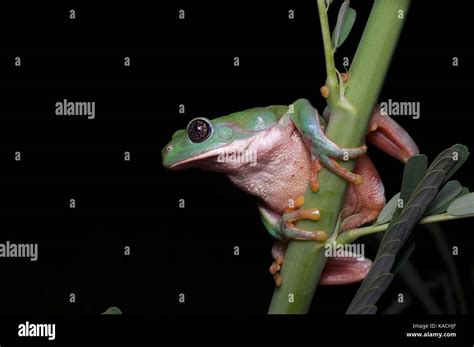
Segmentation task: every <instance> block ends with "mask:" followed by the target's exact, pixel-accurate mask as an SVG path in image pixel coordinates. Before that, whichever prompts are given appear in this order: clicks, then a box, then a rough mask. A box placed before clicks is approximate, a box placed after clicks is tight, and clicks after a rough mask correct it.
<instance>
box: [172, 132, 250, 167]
mask: <svg viewBox="0 0 474 347" xmlns="http://www.w3.org/2000/svg"><path fill="white" fill-rule="evenodd" d="M252 142H253V139H250V140H249V139H241V140H236V141H234V142H232V143H231V144H228V145H226V146H223V147H219V148H216V149H211V150H210V151H207V152H204V153H201V154H198V155H195V156H193V157H190V158H187V159H183V160H181V161H178V162H176V163H174V164H171V165H170V166H168V169H172V170H182V169H187V168H190V167H198V168H200V169H204V170H211V171H225V170H226V169H228V168H231V167H235V165H239V162H233V161H232V160H227V158H228V156H227V154H228V153H242V152H245V151H248V149H249V147H250V146H251V144H252Z"/></svg>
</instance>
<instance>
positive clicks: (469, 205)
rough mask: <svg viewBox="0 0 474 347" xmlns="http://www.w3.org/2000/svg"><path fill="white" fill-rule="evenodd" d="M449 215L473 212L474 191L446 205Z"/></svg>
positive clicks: (464, 214)
mask: <svg viewBox="0 0 474 347" xmlns="http://www.w3.org/2000/svg"><path fill="white" fill-rule="evenodd" d="M448 214H450V215H451V216H467V215H471V214H474V193H469V194H466V195H463V196H461V197H460V198H458V199H456V200H454V201H453V202H452V203H451V205H449V207H448Z"/></svg>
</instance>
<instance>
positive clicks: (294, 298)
mask: <svg viewBox="0 0 474 347" xmlns="http://www.w3.org/2000/svg"><path fill="white" fill-rule="evenodd" d="M323 4H324V0H318V9H319V16H320V18H322V23H321V24H322V28H323V29H322V30H323V41H324V37H325V36H326V40H327V34H328V31H327V30H328V29H327V30H326V29H325V28H327V27H328V24H327V22H326V20H327V12H326V8H325V6H322V5H323ZM409 4H410V0H375V2H374V6H373V8H372V11H371V13H370V16H369V20H368V22H367V25H366V27H365V30H364V34H363V36H362V39H361V42H360V44H359V46H358V48H357V52H356V55H355V58H354V61H353V64H352V67H351V69H350V71H351V77H350V79H349V82H348V85H347V87H348V93H347V94H346V99H347V101H345V100H344V101H345V103H342V102H341V100H338V101H337V103H336V104H334V105H333V106H332V107H331V108H330V112H331V117H330V120H329V124H328V127H327V129H326V136H328V137H329V138H330V139H331V140H333V141H334V142H335V143H337V144H339V145H340V146H342V147H357V146H360V145H362V143H363V142H364V137H365V134H366V131H367V127H368V123H369V121H370V117H371V115H372V110H373V108H374V106H375V103H376V102H377V98H378V96H379V93H380V90H381V88H382V85H383V81H384V80H385V76H386V72H387V70H388V67H389V65H390V61H391V58H392V55H393V52H394V50H395V47H396V45H397V41H398V37H399V34H400V32H401V29H402V27H403V23H404V18H405V16H406V12H407V11H408V7H409ZM399 10H401V11H403V12H404V13H405V15H404V16H403V19H399V17H398V11H399ZM325 47H326V48H327V44H326V46H325ZM330 48H331V55H329V54H328V53H327V51H326V55H327V56H328V57H329V59H330V60H329V64H330V63H331V57H332V45H331V47H330ZM332 59H333V58H332ZM332 61H333V60H332ZM329 64H326V66H327V67H328V66H329ZM328 73H329V74H331V73H332V72H331V71H328ZM328 77H330V76H328ZM336 95H337V94H336ZM347 105H350V106H351V107H350V108H348V107H347ZM340 164H341V165H342V166H344V167H345V168H347V169H349V170H352V169H353V167H354V162H353V161H348V162H341V163H340ZM318 179H319V181H320V190H319V191H318V192H317V193H316V194H314V193H312V192H311V190H310V189H309V188H308V189H307V191H306V194H305V204H304V205H303V208H319V209H320V211H321V219H320V220H319V221H317V222H313V221H307V220H303V221H300V222H298V223H297V226H298V227H299V228H302V229H307V230H316V228H317V230H325V231H327V232H328V234H330V235H331V234H332V232H333V230H334V229H335V225H336V223H337V219H338V215H339V211H340V209H341V207H342V204H343V201H344V196H345V189H346V182H345V181H343V180H342V179H340V178H339V177H337V176H336V175H334V174H332V173H330V172H329V171H328V170H322V171H321V172H320V173H319V175H318ZM326 261H327V259H326V257H325V255H324V243H318V242H312V241H298V240H293V241H291V242H290V243H289V245H288V249H287V251H286V256H285V263H284V265H283V267H282V269H281V275H282V278H283V284H282V285H281V286H280V287H278V288H276V289H275V292H274V294H273V297H272V301H271V304H270V308H269V311H268V312H269V313H271V314H275V313H285V314H288V313H306V312H307V311H308V310H309V307H310V305H311V301H312V299H313V295H314V292H315V290H316V287H317V285H318V283H319V277H320V275H321V273H322V271H323V269H324V266H325V264H326Z"/></svg>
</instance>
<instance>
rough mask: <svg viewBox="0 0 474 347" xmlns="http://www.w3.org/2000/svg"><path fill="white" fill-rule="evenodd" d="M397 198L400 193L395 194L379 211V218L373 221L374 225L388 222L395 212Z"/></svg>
mask: <svg viewBox="0 0 474 347" xmlns="http://www.w3.org/2000/svg"><path fill="white" fill-rule="evenodd" d="M399 198H400V193H397V194H395V195H394V196H393V197H392V198H391V199H390V200H389V201H388V202H387V204H385V206H384V208H383V209H382V211H380V213H379V216H378V217H377V220H376V221H375V224H376V225H379V224H385V223H388V222H390V220H391V219H392V216H393V214H394V213H395V211H396V210H397V206H398V199H399Z"/></svg>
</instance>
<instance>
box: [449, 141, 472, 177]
mask: <svg viewBox="0 0 474 347" xmlns="http://www.w3.org/2000/svg"><path fill="white" fill-rule="evenodd" d="M452 149H453V150H452V151H451V153H452V159H456V158H455V157H457V161H456V165H454V167H453V168H452V169H451V170H450V171H449V172H448V175H447V176H446V178H445V181H447V180H449V179H450V178H451V176H452V175H454V173H455V172H456V171H458V169H459V168H460V167H461V166H462V165H463V164H464V162H465V161H466V160H467V158H468V157H469V149H468V148H467V147H466V146H464V145H461V144H459V143H458V144H456V145H454V146H453V147H452Z"/></svg>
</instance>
